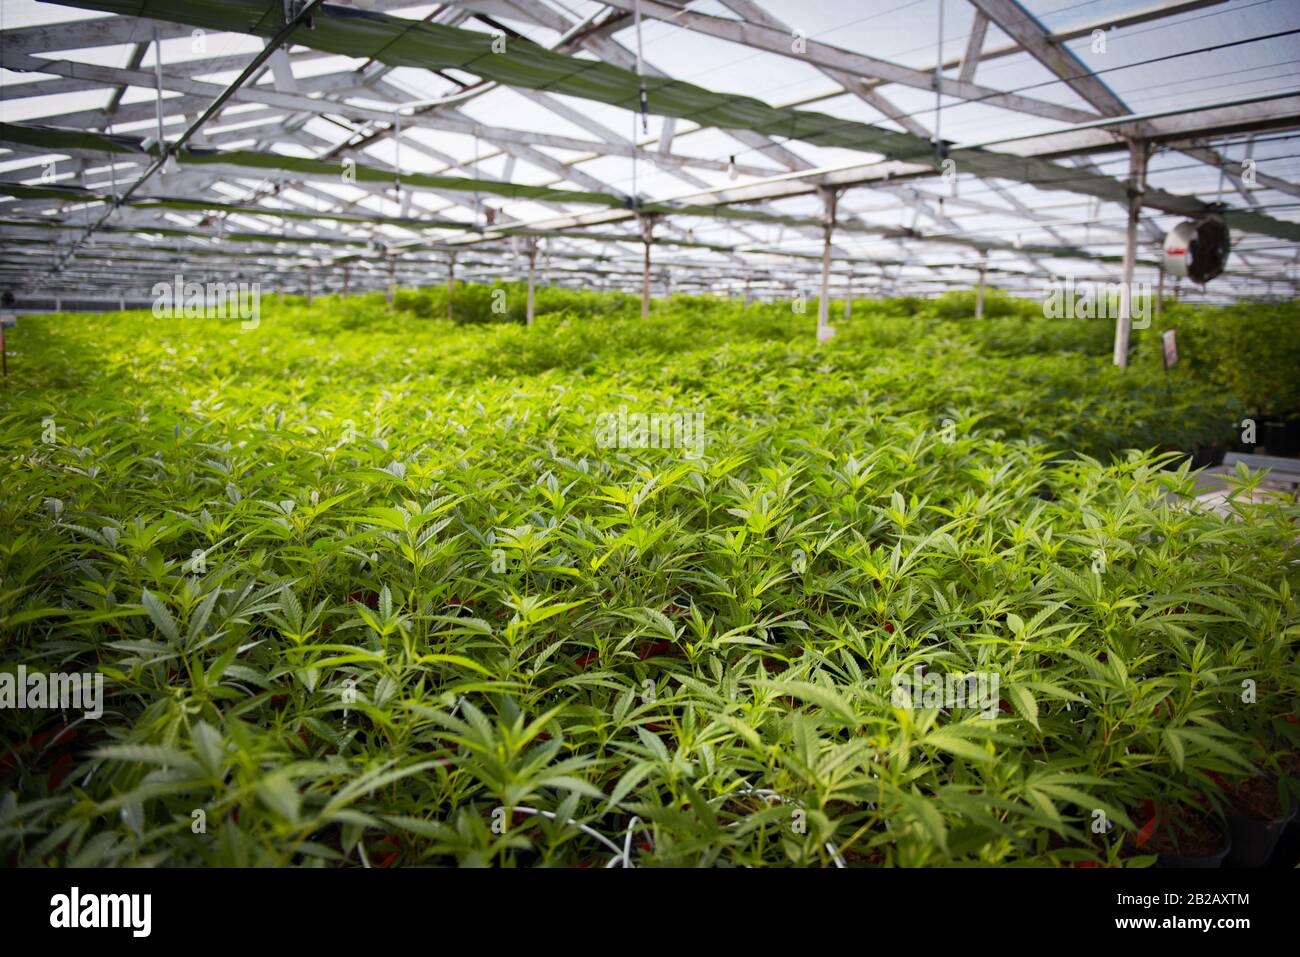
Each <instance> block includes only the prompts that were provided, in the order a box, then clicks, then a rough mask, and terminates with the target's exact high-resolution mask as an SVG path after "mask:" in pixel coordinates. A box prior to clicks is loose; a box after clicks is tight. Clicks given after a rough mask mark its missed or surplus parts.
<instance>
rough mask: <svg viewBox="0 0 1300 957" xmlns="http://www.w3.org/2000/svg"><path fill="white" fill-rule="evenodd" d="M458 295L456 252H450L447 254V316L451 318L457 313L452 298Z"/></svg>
mask: <svg viewBox="0 0 1300 957" xmlns="http://www.w3.org/2000/svg"><path fill="white" fill-rule="evenodd" d="M455 295H456V254H455V253H449V254H448V256H447V318H448V319H451V318H452V317H453V315H454V314H455V310H454V309H453V307H452V299H453V298H454V297H455Z"/></svg>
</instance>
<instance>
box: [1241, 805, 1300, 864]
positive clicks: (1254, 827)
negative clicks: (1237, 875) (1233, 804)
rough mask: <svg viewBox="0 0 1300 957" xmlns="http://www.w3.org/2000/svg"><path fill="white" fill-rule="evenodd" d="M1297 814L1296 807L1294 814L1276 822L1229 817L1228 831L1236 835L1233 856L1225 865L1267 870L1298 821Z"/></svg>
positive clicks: (1293, 808)
mask: <svg viewBox="0 0 1300 957" xmlns="http://www.w3.org/2000/svg"><path fill="white" fill-rule="evenodd" d="M1295 812H1296V807H1295V805H1294V804H1293V805H1292V806H1291V813H1290V814H1288V815H1287V816H1286V817H1283V818H1278V819H1277V820H1272V821H1266V820H1262V819H1260V818H1257V817H1241V816H1240V815H1237V814H1229V815H1228V832H1229V833H1230V834H1231V835H1232V853H1231V854H1229V855H1228V859H1227V860H1226V861H1225V862H1224V866H1225V867H1263V866H1264V865H1265V864H1267V863H1268V862H1269V858H1271V857H1272V856H1273V851H1274V849H1275V848H1276V847H1277V845H1278V841H1279V839H1280V838H1281V837H1282V834H1283V832H1284V831H1286V830H1287V828H1288V826H1289V825H1291V823H1292V822H1293V821H1295Z"/></svg>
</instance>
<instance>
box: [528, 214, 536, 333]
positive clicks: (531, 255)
mask: <svg viewBox="0 0 1300 957" xmlns="http://www.w3.org/2000/svg"><path fill="white" fill-rule="evenodd" d="M536 279H537V238H536V237H535V236H530V237H528V318H527V320H526V321H527V324H528V325H530V326H531V325H532V324H533V284H534V282H535V281H536Z"/></svg>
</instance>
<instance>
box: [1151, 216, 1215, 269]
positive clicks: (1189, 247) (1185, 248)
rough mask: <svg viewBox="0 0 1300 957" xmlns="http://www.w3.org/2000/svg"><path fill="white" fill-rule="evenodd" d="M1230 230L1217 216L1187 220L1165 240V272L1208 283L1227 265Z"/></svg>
mask: <svg viewBox="0 0 1300 957" xmlns="http://www.w3.org/2000/svg"><path fill="white" fill-rule="evenodd" d="M1230 250H1231V243H1230V242H1229V237H1228V227H1227V226H1226V225H1224V222H1223V220H1221V219H1219V218H1218V217H1216V216H1206V217H1205V218H1204V219H1198V220H1195V221H1193V220H1190V219H1189V220H1186V221H1185V222H1181V223H1179V224H1178V225H1177V226H1175V227H1174V228H1173V229H1171V230H1169V235H1167V236H1165V272H1166V273H1168V274H1169V275H1171V276H1186V277H1187V278H1188V279H1191V280H1192V281H1193V282H1199V283H1207V282H1209V281H1210V280H1211V279H1213V278H1214V277H1215V276H1217V275H1219V273H1221V272H1223V267H1224V266H1226V265H1227V264H1228V253H1229V251H1230Z"/></svg>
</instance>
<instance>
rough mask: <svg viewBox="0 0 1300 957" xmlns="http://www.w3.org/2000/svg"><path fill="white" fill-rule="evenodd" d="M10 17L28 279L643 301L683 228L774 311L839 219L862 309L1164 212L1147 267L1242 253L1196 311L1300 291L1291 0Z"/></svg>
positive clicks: (18, 283) (687, 278) (1111, 271)
mask: <svg viewBox="0 0 1300 957" xmlns="http://www.w3.org/2000/svg"><path fill="white" fill-rule="evenodd" d="M0 11H2V14H3V22H2V23H0V27H2V28H3V33H2V34H0V55H2V63H3V67H4V70H3V72H2V73H0V78H2V81H3V86H2V87H0V90H2V92H3V115H2V116H0V120H2V121H3V122H0V150H3V153H0V164H3V166H2V167H0V174H2V175H0V181H2V182H0V218H2V222H0V284H3V285H5V286H6V287H12V288H15V289H28V288H32V289H36V288H39V289H42V290H46V291H51V292H58V291H66V292H72V291H81V292H84V291H85V290H87V289H92V290H96V291H99V292H102V293H103V294H104V295H106V296H122V297H126V296H128V295H140V292H139V289H140V287H142V286H143V288H144V289H148V288H149V287H150V286H151V285H152V283H153V280H154V279H155V278H156V274H158V273H159V272H160V271H167V272H171V271H174V270H175V269H178V268H183V267H184V265H185V264H186V263H187V262H190V261H192V262H193V263H194V268H195V270H196V272H202V273H203V274H204V275H208V276H212V277H213V278H219V277H220V276H222V275H228V276H230V277H234V276H246V275H248V274H249V273H250V272H260V273H261V274H262V275H263V277H264V278H265V279H266V280H267V281H271V282H273V283H274V284H275V286H276V288H278V289H282V290H283V291H289V292H297V291H301V290H302V289H303V288H304V286H305V284H306V283H307V282H309V281H314V282H315V283H316V284H317V285H316V288H317V289H318V290H321V289H330V288H339V287H341V286H343V285H345V284H350V286H351V288H353V289H362V288H377V287H379V286H381V285H384V284H386V283H388V282H390V281H393V280H400V281H401V282H403V283H409V284H417V283H428V282H435V281H441V280H442V279H443V278H445V277H446V276H447V275H448V273H449V271H450V270H451V269H455V270H456V272H455V274H456V276H457V277H459V278H465V279H481V280H484V281H491V280H493V279H497V278H506V279H513V278H519V275H520V270H521V269H522V268H523V263H524V261H525V256H524V249H525V247H526V244H529V243H532V242H539V243H540V259H539V262H538V267H539V268H540V270H541V272H542V276H543V280H544V281H553V282H558V283H563V284H579V283H584V284H589V283H590V282H591V281H598V282H600V283H602V284H608V285H611V286H615V287H631V286H633V285H634V284H638V283H639V282H640V279H641V274H642V268H643V267H642V254H643V245H642V239H643V237H645V236H646V235H650V236H651V237H652V238H653V241H654V244H655V246H656V247H657V246H658V245H660V244H663V245H664V246H665V247H667V249H666V250H663V251H659V252H658V253H657V254H656V255H655V257H654V266H653V267H652V268H653V269H654V275H655V281H656V282H659V283H662V284H663V285H664V286H665V287H667V288H676V289H679V290H683V291H701V292H705V291H708V292H738V291H740V290H742V289H743V290H746V291H748V292H750V293H752V294H754V295H775V294H785V293H787V292H788V291H789V290H791V289H793V288H796V287H798V286H801V285H803V284H806V283H808V282H810V281H811V280H810V277H811V276H813V275H814V274H816V273H817V272H818V268H817V264H816V263H814V262H811V261H810V260H815V259H819V258H820V254H821V250H822V243H823V240H824V237H825V231H826V223H827V220H826V216H827V210H828V209H831V208H834V219H833V222H834V226H833V233H832V247H831V248H832V257H831V267H830V270H831V272H830V288H831V290H832V292H833V293H834V294H843V293H844V292H846V291H847V290H849V289H852V290H854V291H856V292H858V293H860V294H866V293H869V292H873V291H890V292H898V293H907V294H930V293H932V292H936V291H942V289H944V288H946V287H950V286H952V287H968V286H969V285H970V284H971V283H972V280H973V279H974V278H975V277H977V276H978V275H980V274H981V271H983V272H988V273H993V274H996V276H997V283H998V285H1001V286H1003V287H1005V288H1008V289H1011V290H1013V291H1018V292H1022V293H1026V292H1030V291H1032V290H1037V289H1041V287H1042V285H1043V284H1044V283H1045V282H1047V281H1050V280H1052V279H1053V278H1057V277H1067V276H1069V277H1075V278H1080V279H1084V278H1094V279H1105V280H1113V279H1116V278H1118V274H1119V273H1118V270H1119V263H1120V262H1121V260H1122V259H1123V253H1124V242H1125V227H1126V224H1127V220H1128V207H1129V202H1130V198H1131V197H1136V198H1137V201H1138V204H1139V205H1140V207H1141V212H1140V219H1139V229H1140V233H1139V237H1140V246H1139V248H1138V250H1137V256H1136V262H1137V270H1138V275H1139V276H1140V277H1143V278H1147V279H1151V280H1154V277H1155V274H1156V268H1157V267H1158V264H1159V258H1160V256H1159V254H1160V245H1161V241H1162V240H1163V237H1164V235H1165V233H1166V232H1167V231H1168V230H1169V229H1170V228H1172V227H1173V226H1174V225H1176V224H1177V223H1178V222H1180V221H1182V220H1183V219H1187V218H1199V217H1202V216H1205V215H1208V214H1213V215H1217V216H1220V217H1221V218H1222V219H1223V220H1224V221H1225V222H1226V223H1227V225H1228V226H1229V227H1230V228H1231V230H1232V237H1233V256H1232V258H1231V260H1230V262H1229V265H1228V269H1227V271H1226V272H1225V273H1224V275H1223V276H1221V277H1219V278H1218V279H1215V280H1213V281H1212V282H1211V283H1210V284H1209V285H1207V286H1206V287H1204V288H1202V287H1195V288H1190V284H1185V285H1187V286H1189V288H1186V289H1185V290H1184V292H1185V294H1187V295H1191V296H1198V297H1201V298H1204V299H1214V300H1222V299H1235V298H1240V297H1252V296H1272V295H1286V296H1293V295H1294V292H1295V285H1296V282H1297V279H1298V278H1300V275H1298V274H1297V265H1298V257H1297V247H1296V245H1295V244H1296V240H1297V239H1300V216H1298V215H1297V195H1300V185H1297V184H1300V157H1297V155H1296V154H1295V152H1294V149H1293V146H1294V140H1295V138H1296V135H1297V134H1296V127H1297V126H1298V125H1300V83H1297V81H1296V70H1295V66H1294V64H1295V57H1294V51H1295V50H1296V49H1297V43H1296V38H1297V36H1300V8H1297V7H1296V5H1294V4H1291V3H1288V2H1286V0H1085V2H1077V0H1020V2H1018V0H911V2H908V0H873V2H870V3H844V2H839V3H836V2H829V0H828V2H812V3H809V2H800V3H796V2H794V0H760V2H754V0H700V2H690V3H680V2H674V3H666V2H657V0H605V2H583V0H563V2H561V0H469V2H450V3H440V4H416V3H410V2H405V0H356V2H353V3H347V4H344V3H316V4H310V3H305V2H302V0H75V2H72V0H60V2H58V3H40V2H33V0H5V2H4V4H3V7H0ZM1134 144H1138V145H1139V148H1134ZM1139 155H1140V156H1141V157H1149V158H1146V159H1139V158H1138V157H1139ZM1131 163H1141V164H1142V167H1144V172H1145V176H1144V179H1143V178H1141V177H1139V178H1138V179H1137V180H1134V179H1133V173H1132V168H1131V166H1130V164H1131ZM1135 182H1137V183H1140V184H1141V186H1142V188H1141V189H1140V190H1139V189H1135V188H1134V184H1135ZM832 196H833V197H834V198H833V199H831V197H832ZM126 236H132V237H135V240H134V242H133V244H132V245H131V246H129V247H127V246H124V245H123V243H124V242H125V240H124V237H126ZM128 248H129V250H130V254H129V255H127V254H125V251H126V250H127V249H128ZM597 264H600V267H601V268H600V269H599V270H597V269H596V268H595V267H596V266H597ZM584 268H589V269H590V272H591V275H590V276H584Z"/></svg>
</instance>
